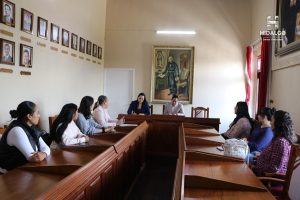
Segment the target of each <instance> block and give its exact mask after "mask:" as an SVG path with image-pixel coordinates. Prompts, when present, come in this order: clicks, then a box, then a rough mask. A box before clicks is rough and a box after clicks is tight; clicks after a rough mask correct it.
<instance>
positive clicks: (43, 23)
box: [37, 17, 48, 39]
mask: <svg viewBox="0 0 300 200" xmlns="http://www.w3.org/2000/svg"><path fill="white" fill-rule="evenodd" d="M37 24H38V27H37V36H38V37H40V38H43V39H47V34H48V21H47V20H45V19H43V18H41V17H38V23H37Z"/></svg>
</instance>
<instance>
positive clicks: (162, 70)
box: [151, 46, 194, 104]
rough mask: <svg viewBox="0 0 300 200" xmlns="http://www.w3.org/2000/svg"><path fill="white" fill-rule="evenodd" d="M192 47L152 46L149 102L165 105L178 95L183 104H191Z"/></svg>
mask: <svg viewBox="0 0 300 200" xmlns="http://www.w3.org/2000/svg"><path fill="white" fill-rule="evenodd" d="M193 75H194V47H191V46H153V49H152V73H151V102H153V103H166V102H169V101H170V100H171V98H172V95H178V97H179V101H181V102H182V103H183V104H192V101H193Z"/></svg>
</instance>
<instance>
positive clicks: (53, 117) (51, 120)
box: [49, 115, 57, 130]
mask: <svg viewBox="0 0 300 200" xmlns="http://www.w3.org/2000/svg"><path fill="white" fill-rule="evenodd" d="M56 118H57V115H54V116H50V117H49V130H50V129H51V126H52V124H53V122H54V120H55V119H56Z"/></svg>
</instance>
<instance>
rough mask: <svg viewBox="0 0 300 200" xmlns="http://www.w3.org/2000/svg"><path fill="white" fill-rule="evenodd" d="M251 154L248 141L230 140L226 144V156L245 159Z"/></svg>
mask: <svg viewBox="0 0 300 200" xmlns="http://www.w3.org/2000/svg"><path fill="white" fill-rule="evenodd" d="M248 153H249V147H248V144H247V142H246V141H244V140H238V139H235V138H233V139H228V140H225V143H224V155H225V156H230V157H235V158H241V159H245V158H246V157H247V154H248Z"/></svg>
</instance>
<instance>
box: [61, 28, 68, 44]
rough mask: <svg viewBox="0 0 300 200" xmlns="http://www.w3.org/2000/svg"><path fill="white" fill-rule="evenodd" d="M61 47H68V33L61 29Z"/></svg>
mask: <svg viewBox="0 0 300 200" xmlns="http://www.w3.org/2000/svg"><path fill="white" fill-rule="evenodd" d="M61 43H62V45H63V46H65V47H69V31H67V30H66V29H62V42H61Z"/></svg>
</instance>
